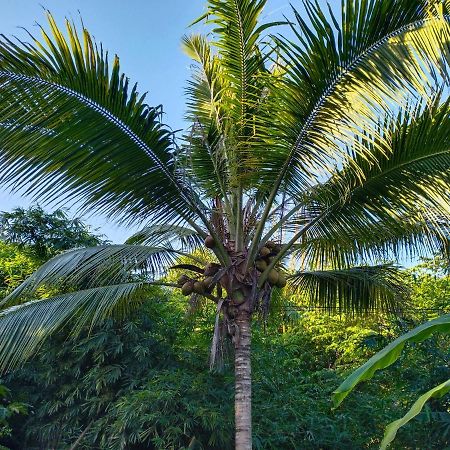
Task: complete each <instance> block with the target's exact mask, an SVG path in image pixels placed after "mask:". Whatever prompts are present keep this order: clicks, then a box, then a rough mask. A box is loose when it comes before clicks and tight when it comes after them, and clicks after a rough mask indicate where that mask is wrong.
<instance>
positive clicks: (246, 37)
mask: <svg viewBox="0 0 450 450" xmlns="http://www.w3.org/2000/svg"><path fill="white" fill-rule="evenodd" d="M265 4H266V0H239V1H238V0H224V1H222V0H211V1H209V2H208V9H207V14H206V15H205V16H206V18H207V23H209V24H211V25H212V27H213V35H212V36H213V40H212V45H213V46H214V47H215V48H216V49H217V55H216V57H215V61H216V62H217V67H218V70H219V71H220V74H221V77H220V78H221V80H222V82H221V83H222V86H223V87H224V88H225V89H223V93H221V95H220V107H221V108H220V110H221V111H223V113H222V114H221V115H220V116H221V121H220V131H221V133H220V136H221V139H222V140H223V143H221V145H223V146H225V149H223V150H222V152H225V158H226V160H227V163H226V167H227V168H228V172H229V175H228V178H229V183H230V185H231V186H230V187H231V188H239V187H240V186H241V187H249V186H252V184H255V183H257V177H255V173H254V172H253V171H252V170H251V169H252V168H254V169H256V168H259V167H260V160H259V158H258V157H256V155H255V154H254V148H253V145H252V142H253V141H254V140H255V139H256V136H255V114H256V113H257V111H258V110H259V109H260V104H261V101H262V100H263V99H264V95H265V94H264V92H265V88H266V85H265V83H264V75H265V74H266V73H267V67H266V64H265V63H266V62H267V60H268V54H267V52H264V53H263V52H262V51H261V48H260V45H261V40H262V37H263V35H264V31H265V30H266V29H268V28H269V27H271V26H273V25H274V24H273V23H266V24H261V23H260V16H261V12H262V10H263V8H264V6H265ZM214 98H217V97H214ZM191 103H192V102H191ZM209 125H210V124H207V126H208V128H209ZM214 125H215V124H214ZM203 134H204V135H207V134H208V133H203ZM217 142H219V141H217Z"/></svg>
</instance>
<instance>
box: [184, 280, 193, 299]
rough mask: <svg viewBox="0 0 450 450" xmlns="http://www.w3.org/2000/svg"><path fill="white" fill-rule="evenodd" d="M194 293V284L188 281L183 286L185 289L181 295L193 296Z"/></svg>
mask: <svg viewBox="0 0 450 450" xmlns="http://www.w3.org/2000/svg"><path fill="white" fill-rule="evenodd" d="M193 291H194V283H193V282H192V281H187V282H186V283H184V284H183V287H182V288H181V293H182V294H183V295H186V296H187V295H191V294H192V292H193Z"/></svg>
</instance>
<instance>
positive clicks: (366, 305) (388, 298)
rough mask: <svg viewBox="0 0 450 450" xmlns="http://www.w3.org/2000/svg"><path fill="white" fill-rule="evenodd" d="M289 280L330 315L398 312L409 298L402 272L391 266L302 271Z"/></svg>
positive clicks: (296, 288)
mask: <svg viewBox="0 0 450 450" xmlns="http://www.w3.org/2000/svg"><path fill="white" fill-rule="evenodd" d="M288 279H289V283H290V284H291V285H292V286H293V288H294V290H296V291H298V292H300V293H301V294H303V295H305V296H306V297H307V298H309V299H310V302H311V303H317V304H319V305H321V306H323V307H325V308H327V309H329V310H330V311H334V310H339V311H353V312H358V313H361V312H368V311H374V310H376V309H381V310H388V311H389V310H390V311H396V310H398V308H403V307H404V306H405V303H406V300H407V294H408V290H407V289H406V288H405V286H404V285H405V281H404V278H403V276H402V273H401V271H400V270H398V269H397V268H396V267H393V266H389V265H378V266H361V267H350V268H348V269H340V270H316V271H299V272H297V273H295V274H294V275H291V276H289V278H288Z"/></svg>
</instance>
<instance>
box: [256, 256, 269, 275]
mask: <svg viewBox="0 0 450 450" xmlns="http://www.w3.org/2000/svg"><path fill="white" fill-rule="evenodd" d="M255 267H256V268H257V269H258V270H259V271H260V272H264V271H265V270H266V269H267V263H266V261H264V260H263V259H258V261H256V262H255Z"/></svg>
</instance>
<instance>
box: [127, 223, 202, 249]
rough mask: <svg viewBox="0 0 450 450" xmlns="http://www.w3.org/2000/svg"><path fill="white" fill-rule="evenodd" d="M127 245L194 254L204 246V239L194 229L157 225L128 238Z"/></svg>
mask: <svg viewBox="0 0 450 450" xmlns="http://www.w3.org/2000/svg"><path fill="white" fill-rule="evenodd" d="M125 244H129V245H146V246H149V247H166V248H173V249H179V250H180V251H182V252H188V253H192V252H193V251H194V250H196V249H197V248H199V247H200V246H201V245H203V238H202V236H199V234H198V232H197V231H196V230H193V229H192V228H188V227H183V226H181V225H172V224H167V223H156V224H151V225H148V226H146V227H144V228H143V229H142V230H139V231H138V232H137V233H135V234H134V235H133V236H131V237H130V238H128V239H127V240H126V242H125Z"/></svg>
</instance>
